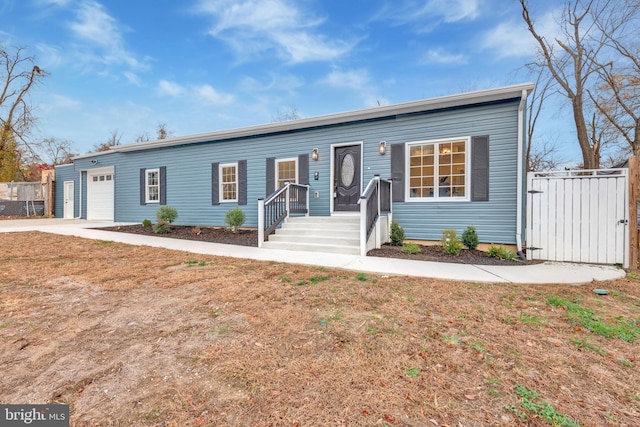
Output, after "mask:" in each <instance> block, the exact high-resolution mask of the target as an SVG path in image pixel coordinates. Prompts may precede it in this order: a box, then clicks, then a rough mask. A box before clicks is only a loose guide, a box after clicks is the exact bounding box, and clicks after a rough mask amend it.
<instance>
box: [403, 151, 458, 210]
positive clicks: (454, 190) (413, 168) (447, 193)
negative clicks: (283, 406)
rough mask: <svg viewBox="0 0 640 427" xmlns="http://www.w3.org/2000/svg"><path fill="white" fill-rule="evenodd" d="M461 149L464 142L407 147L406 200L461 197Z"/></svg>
mask: <svg viewBox="0 0 640 427" xmlns="http://www.w3.org/2000/svg"><path fill="white" fill-rule="evenodd" d="M465 147H466V144H465V142H464V141H453V142H440V143H431V144H415V145H411V146H410V148H409V197H412V198H430V197H435V198H451V197H465V193H466V186H465V181H466V176H465V165H466V152H465ZM436 153H437V155H436Z"/></svg>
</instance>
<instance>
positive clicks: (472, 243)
mask: <svg viewBox="0 0 640 427" xmlns="http://www.w3.org/2000/svg"><path fill="white" fill-rule="evenodd" d="M462 243H464V245H465V246H466V247H468V248H469V249H475V248H477V247H478V233H476V228H475V227H472V226H469V227H467V229H466V230H464V233H462Z"/></svg>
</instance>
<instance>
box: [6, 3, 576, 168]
mask: <svg viewBox="0 0 640 427" xmlns="http://www.w3.org/2000/svg"><path fill="white" fill-rule="evenodd" d="M533 3H534V4H535V6H534V7H533V9H534V13H535V16H537V17H538V21H539V22H540V25H543V26H544V27H545V28H548V29H552V27H553V19H552V14H553V9H552V7H553V5H554V2H553V1H550V0H549V1H547V0H545V1H535V2H533ZM0 41H2V43H4V44H5V45H6V46H15V45H21V46H26V47H28V53H29V54H31V55H34V56H36V58H37V64H38V65H39V66H40V68H42V69H45V70H46V71H48V72H50V73H51V76H50V77H49V78H47V79H46V81H45V83H44V84H43V85H42V86H40V87H38V88H37V89H36V90H35V91H34V92H33V94H32V97H31V101H32V102H33V104H34V106H35V107H36V112H35V113H36V115H37V116H38V118H39V122H38V135H40V136H42V137H56V138H58V139H67V140H69V141H71V143H72V144H73V148H74V150H75V152H77V153H86V152H88V151H91V149H92V147H93V146H94V145H95V144H97V143H101V142H104V141H106V140H107V139H108V138H109V136H110V134H111V132H112V131H116V130H117V131H118V132H119V133H120V134H122V139H121V142H122V143H129V142H133V141H134V140H135V139H136V137H137V136H139V135H140V134H143V133H145V132H146V133H148V134H149V135H154V133H155V129H156V128H157V125H158V123H160V122H162V123H166V125H167V128H168V129H170V130H172V131H173V132H174V134H175V136H183V135H190V134H197V133H204V132H211V131H216V130H222V129H231V128H237V127H243V126H250V125H256V124H262V123H269V122H273V121H275V120H276V119H277V117H278V116H279V115H282V113H283V112H286V111H289V110H291V109H292V108H295V109H296V110H297V112H298V114H299V115H300V116H301V117H311V116H316V115H321V114H330V113H336V112H341V111H348V110H354V109H360V108H366V107H373V106H376V105H378V104H381V105H386V104H392V103H398V102H404V101H411V100H416V99H423V98H431V97H435V96H442V95H448V94H454V93H460V92H465V91H471V90H481V89H487V88H491V87H497V86H504V85H509V84H515V83H522V82H526V81H531V80H532V77H531V76H529V75H527V73H526V71H525V70H522V69H521V67H522V66H523V64H525V63H526V62H528V61H531V59H532V55H533V52H534V45H533V42H532V39H531V37H530V35H529V33H528V32H527V30H526V28H525V26H524V25H523V24H522V18H521V16H520V6H519V3H518V2H517V0H423V1H415V0H393V1H371V0H345V1H334V0H329V1H320V0H297V1H293V0H235V1H234V0H183V1H168V0H128V1H124V0H111V1H96V0H2V2H0ZM552 117H553V118H554V119H552ZM559 118H560V120H559ZM543 120H544V122H542V123H540V128H541V132H542V133H548V134H549V135H558V134H567V137H566V138H564V139H565V140H570V143H569V144H568V145H567V147H566V153H567V156H566V157H568V158H570V159H573V160H579V159H578V158H577V156H579V153H578V152H577V150H575V149H574V147H573V146H574V145H575V146H576V147H577V144H576V143H574V142H572V141H573V139H572V136H571V132H570V127H571V126H570V121H571V117H570V116H569V115H568V111H565V112H560V110H559V107H558V104H554V105H550V106H549V108H548V111H547V113H546V115H545V117H543ZM562 121H565V122H567V123H569V125H563V124H562Z"/></svg>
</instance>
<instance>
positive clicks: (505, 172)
mask: <svg viewBox="0 0 640 427" xmlns="http://www.w3.org/2000/svg"><path fill="white" fill-rule="evenodd" d="M518 102H519V100H511V101H506V102H502V103H494V104H488V105H480V106H470V107H464V108H456V109H450V110H441V111H436V112H429V113H424V114H410V115H402V116H395V117H390V118H385V119H375V120H369V121H362V122H357V123H348V124H343V125H333V126H328V127H322V128H312V129H305V130H299V131H293V132H289V133H282V134H277V135H267V136H257V137H252V138H244V139H238V140H227V141H215V142H204V143H197V144H189V145H183V146H174V147H166V148H158V149H146V150H141V151H123V152H114V153H109V154H101V155H96V156H95V157H87V158H82V159H77V160H76V161H75V167H74V169H75V180H76V203H79V202H80V200H79V199H80V198H81V200H82V204H83V208H82V216H83V217H86V188H87V186H86V182H82V185H80V182H79V181H78V180H80V179H81V178H80V177H81V176H82V179H86V178H85V177H86V172H81V171H86V170H88V169H91V168H93V167H105V166H111V165H115V221H117V222H141V221H142V220H143V219H145V218H148V219H151V220H152V221H155V212H156V210H157V209H158V207H159V205H157V204H147V205H140V195H139V191H140V189H139V179H140V178H139V173H140V169H141V168H147V169H149V168H157V167H161V166H166V168H167V169H166V182H167V183H166V201H167V205H170V206H173V207H175V208H176V209H177V210H178V218H177V220H176V224H183V225H216V226H223V225H225V224H224V215H225V212H226V211H227V210H229V209H232V208H235V207H237V206H238V205H237V203H221V204H220V205H218V206H212V204H211V164H212V163H214V162H215V163H221V164H222V163H230V162H236V161H238V160H247V180H248V185H247V200H248V204H247V205H243V206H240V208H241V209H242V210H243V211H244V212H245V214H246V216H247V220H246V223H245V226H248V227H256V226H257V199H258V198H262V197H265V196H267V194H265V193H266V182H265V173H266V158H267V157H276V158H278V159H280V158H291V157H297V156H298V155H299V154H305V153H306V154H310V153H311V151H312V150H313V148H318V149H319V159H318V160H317V161H314V160H311V159H310V160H309V183H310V187H311V188H310V195H311V197H312V198H311V199H310V209H311V212H310V214H311V215H330V214H331V212H330V197H331V193H332V183H331V171H330V164H331V148H330V147H331V145H332V144H345V143H350V142H353V143H359V142H363V160H362V166H363V171H362V175H363V176H362V186H363V189H364V186H366V184H367V183H368V182H369V180H370V179H371V178H372V177H373V176H374V174H379V175H380V176H381V177H382V178H389V177H390V176H391V175H390V172H391V171H390V150H389V147H390V146H391V145H392V144H397V143H406V142H412V141H424V140H433V139H439V138H450V137H464V136H474V135H489V137H490V193H489V194H490V201H488V202H401V203H394V207H393V208H394V220H396V221H398V222H399V223H400V225H402V226H403V227H404V229H405V231H406V235H407V238H408V239H418V240H439V239H440V238H441V235H442V234H441V233H442V230H443V229H445V228H455V229H457V230H458V232H459V233H462V232H463V231H464V229H465V228H466V227H467V226H469V225H474V226H476V228H477V230H478V234H479V236H480V239H481V241H484V242H495V243H508V244H511V243H514V242H515V226H516V170H517V162H518V159H517V140H518V138H517V137H518V135H517V109H518ZM382 140H385V141H387V144H388V145H387V154H385V155H380V154H379V152H378V147H379V143H380V141H382ZM92 159H93V160H97V163H96V164H92V162H91V160H92ZM67 170H68V169H65V170H64V172H63V174H66V173H67ZM316 172H317V173H318V174H319V179H318V180H314V173H316ZM56 173H59V172H58V171H56ZM62 176H64V175H61V176H60V178H58V179H57V181H56V182H57V184H56V190H57V191H56V201H58V197H59V198H62V191H63V190H62V182H63V181H64V180H65V179H66V178H62ZM316 191H317V192H318V193H319V198H317V199H316V198H313V194H314V192H316ZM79 196H80V197H79ZM58 206H62V205H61V203H56V216H62V210H60V211H58ZM77 213H78V211H76V214H77Z"/></svg>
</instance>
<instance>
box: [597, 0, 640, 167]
mask: <svg viewBox="0 0 640 427" xmlns="http://www.w3.org/2000/svg"><path fill="white" fill-rule="evenodd" d="M639 21H640V1H637V0H626V1H623V2H621V3H620V4H616V7H615V8H612V9H611V11H610V12H609V14H608V15H606V17H603V19H600V20H598V21H596V22H595V25H596V26H597V27H598V29H599V30H600V32H601V33H602V34H603V35H604V38H605V43H606V46H607V47H608V48H609V49H610V51H611V53H610V55H609V56H607V57H605V58H594V61H596V62H597V63H598V64H599V68H598V72H599V75H600V77H601V79H602V83H601V84H600V86H598V87H597V89H598V91H597V92H595V93H594V92H591V91H590V92H589V96H590V97H591V99H592V100H593V102H594V103H595V105H596V107H597V108H598V111H599V112H600V113H601V114H602V115H603V116H604V117H605V118H606V121H607V123H608V125H610V126H611V127H612V128H613V129H614V130H615V131H616V132H617V133H618V134H619V136H620V137H621V139H622V140H623V141H624V142H625V143H626V144H628V146H629V147H630V149H631V152H632V153H633V154H634V155H636V156H638V155H640V42H638V35H637V33H638V24H639Z"/></svg>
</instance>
